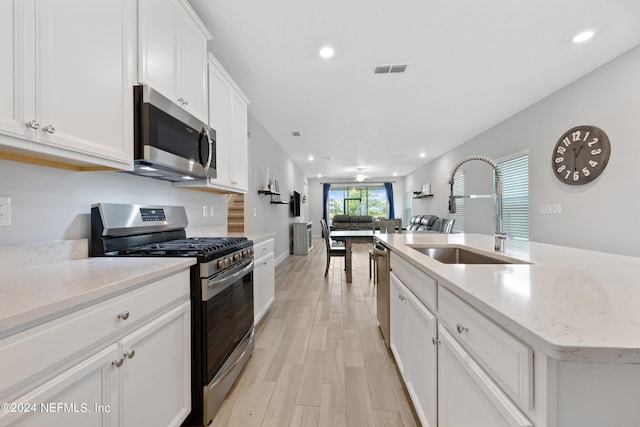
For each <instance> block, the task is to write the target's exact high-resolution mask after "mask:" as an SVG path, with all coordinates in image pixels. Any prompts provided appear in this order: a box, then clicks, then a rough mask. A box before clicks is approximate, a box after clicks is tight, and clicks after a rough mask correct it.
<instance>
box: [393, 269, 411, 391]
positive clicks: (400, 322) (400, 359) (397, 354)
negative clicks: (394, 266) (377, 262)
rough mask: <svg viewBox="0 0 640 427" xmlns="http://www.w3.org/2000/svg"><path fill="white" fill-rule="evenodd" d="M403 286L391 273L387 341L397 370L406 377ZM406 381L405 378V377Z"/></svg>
mask: <svg viewBox="0 0 640 427" xmlns="http://www.w3.org/2000/svg"><path fill="white" fill-rule="evenodd" d="M403 288H404V286H403V285H402V283H401V282H400V280H399V279H398V278H397V277H396V275H395V274H393V273H391V281H390V284H389V322H390V325H389V341H390V347H391V353H393V356H394V358H395V359H396V363H397V365H398V370H399V371H400V373H401V374H402V376H403V378H404V377H406V374H407V372H406V366H405V364H406V362H407V360H406V354H407V350H406V340H407V339H406V335H407V329H406V309H405V303H404V301H405V300H406V296H405V294H404V291H403ZM405 381H406V378H405Z"/></svg>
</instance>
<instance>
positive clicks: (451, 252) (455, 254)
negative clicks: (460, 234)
mask: <svg viewBox="0 0 640 427" xmlns="http://www.w3.org/2000/svg"><path fill="white" fill-rule="evenodd" d="M410 247H411V249H413V250H416V251H418V252H420V253H423V254H425V255H427V256H430V257H431V258H433V259H435V260H436V261H439V262H442V263H445V264H528V262H526V261H520V260H517V259H513V258H509V259H503V258H496V257H492V256H488V255H484V254H481V253H478V252H474V251H470V250H468V249H463V248H460V247H457V246H454V247H452V246H441V247H419V246H410Z"/></svg>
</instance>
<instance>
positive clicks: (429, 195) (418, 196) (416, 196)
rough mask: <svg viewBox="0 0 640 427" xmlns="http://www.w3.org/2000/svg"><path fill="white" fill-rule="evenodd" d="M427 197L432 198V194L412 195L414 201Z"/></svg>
mask: <svg viewBox="0 0 640 427" xmlns="http://www.w3.org/2000/svg"><path fill="white" fill-rule="evenodd" d="M427 197H433V194H422V193H418V194H416V193H413V198H414V199H426V198H427Z"/></svg>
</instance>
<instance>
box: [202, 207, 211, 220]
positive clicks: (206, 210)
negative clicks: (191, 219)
mask: <svg viewBox="0 0 640 427" xmlns="http://www.w3.org/2000/svg"><path fill="white" fill-rule="evenodd" d="M208 216H209V207H208V206H206V205H205V206H203V207H202V217H203V218H206V217H208Z"/></svg>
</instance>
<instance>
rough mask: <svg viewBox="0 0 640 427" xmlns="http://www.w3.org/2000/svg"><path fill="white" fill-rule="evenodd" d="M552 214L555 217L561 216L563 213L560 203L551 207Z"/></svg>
mask: <svg viewBox="0 0 640 427" xmlns="http://www.w3.org/2000/svg"><path fill="white" fill-rule="evenodd" d="M551 213H552V214H555V215H560V214H561V213H562V205H560V203H557V204H554V205H551Z"/></svg>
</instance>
